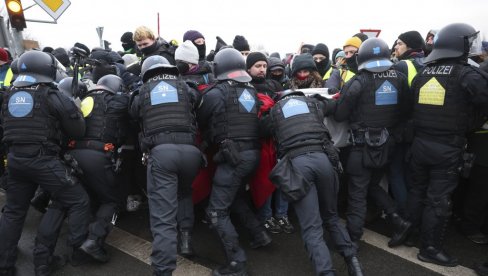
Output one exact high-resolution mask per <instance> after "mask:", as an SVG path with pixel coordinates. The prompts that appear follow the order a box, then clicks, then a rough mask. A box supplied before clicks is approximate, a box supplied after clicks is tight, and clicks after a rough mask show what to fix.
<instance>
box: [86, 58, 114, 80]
mask: <svg viewBox="0 0 488 276" xmlns="http://www.w3.org/2000/svg"><path fill="white" fill-rule="evenodd" d="M109 74H113V75H117V69H116V68H115V65H111V64H107V63H104V62H102V64H99V65H97V66H95V67H93V71H92V81H93V82H94V83H97V82H98V80H99V79H100V78H101V77H103V76H106V75H109Z"/></svg>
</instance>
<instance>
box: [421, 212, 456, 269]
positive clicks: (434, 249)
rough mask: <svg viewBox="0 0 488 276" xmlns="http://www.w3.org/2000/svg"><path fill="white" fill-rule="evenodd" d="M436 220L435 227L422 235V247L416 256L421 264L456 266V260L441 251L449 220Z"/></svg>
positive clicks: (446, 218)
mask: <svg viewBox="0 0 488 276" xmlns="http://www.w3.org/2000/svg"><path fill="white" fill-rule="evenodd" d="M436 219H437V220H438V221H437V223H435V226H434V227H433V228H432V229H430V230H429V231H428V232H426V233H422V234H423V237H422V247H421V248H420V250H419V254H417V258H418V259H419V260H421V261H423V262H428V263H433V264H437V265H442V266H449V267H454V266H457V265H458V260H457V259H456V258H454V257H452V256H450V255H449V254H448V253H447V252H446V251H444V249H442V244H443V241H444V235H445V233H446V229H447V224H448V222H449V218H448V217H445V218H439V217H437V218H436Z"/></svg>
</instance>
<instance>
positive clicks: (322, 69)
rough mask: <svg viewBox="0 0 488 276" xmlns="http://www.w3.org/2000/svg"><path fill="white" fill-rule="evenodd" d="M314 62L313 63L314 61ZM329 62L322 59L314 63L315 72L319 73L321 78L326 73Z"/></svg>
mask: <svg viewBox="0 0 488 276" xmlns="http://www.w3.org/2000/svg"><path fill="white" fill-rule="evenodd" d="M314 62H315V61H314ZM329 63H330V62H329V60H327V59H324V60H321V61H319V62H315V66H317V71H318V72H319V73H320V75H321V76H323V75H325V73H327V70H329V68H330V64H329Z"/></svg>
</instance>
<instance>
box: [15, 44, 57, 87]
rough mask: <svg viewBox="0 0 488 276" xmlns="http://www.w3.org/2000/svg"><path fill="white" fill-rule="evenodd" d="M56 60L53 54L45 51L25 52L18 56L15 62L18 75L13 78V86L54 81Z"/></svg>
mask: <svg viewBox="0 0 488 276" xmlns="http://www.w3.org/2000/svg"><path fill="white" fill-rule="evenodd" d="M56 62H57V61H56V59H55V58H54V56H53V55H51V54H48V53H45V52H41V51H29V52H25V53H24V54H22V55H21V56H20V57H19V61H18V64H17V69H18V70H19V76H18V77H17V78H16V79H15V81H14V86H16V87H23V86H30V85H34V84H38V83H50V82H54V81H55V80H56V71H57V69H56Z"/></svg>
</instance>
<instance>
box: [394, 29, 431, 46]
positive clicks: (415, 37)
mask: <svg viewBox="0 0 488 276" xmlns="http://www.w3.org/2000/svg"><path fill="white" fill-rule="evenodd" d="M398 39H400V40H401V41H403V42H404V43H405V44H406V45H407V47H408V48H412V49H414V50H416V49H423V48H424V46H425V41H424V38H423V37H422V35H421V34H420V33H419V32H417V31H409V32H405V33H403V34H400V35H399V36H398Z"/></svg>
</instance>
